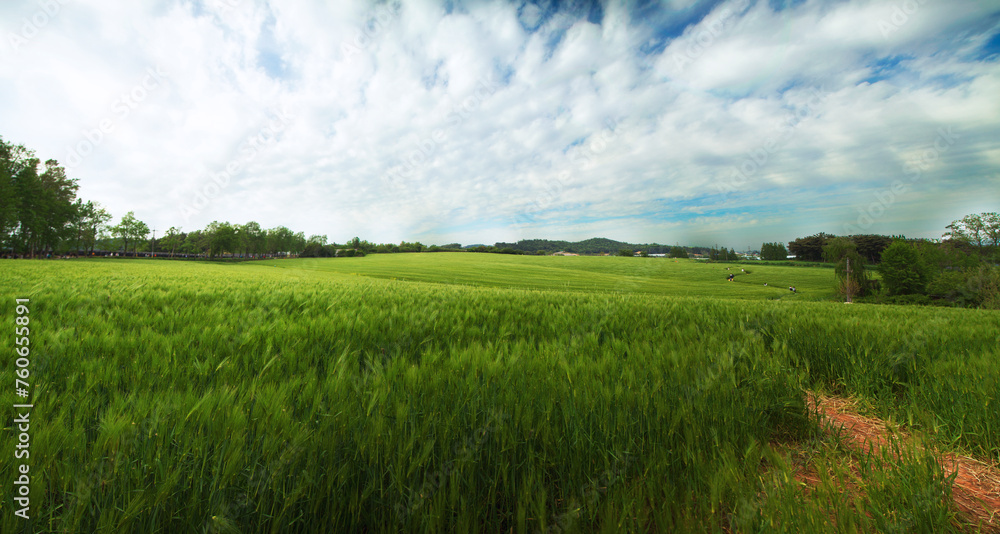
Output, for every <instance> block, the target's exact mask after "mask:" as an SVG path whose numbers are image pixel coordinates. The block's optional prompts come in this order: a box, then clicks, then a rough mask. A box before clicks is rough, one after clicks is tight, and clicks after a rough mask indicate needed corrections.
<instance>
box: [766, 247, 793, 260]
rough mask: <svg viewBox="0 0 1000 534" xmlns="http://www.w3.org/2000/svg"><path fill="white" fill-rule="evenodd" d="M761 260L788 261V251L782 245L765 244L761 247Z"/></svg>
mask: <svg viewBox="0 0 1000 534" xmlns="http://www.w3.org/2000/svg"><path fill="white" fill-rule="evenodd" d="M760 259H762V260H769V261H781V260H786V259H788V250H787V249H785V245H783V244H781V243H764V244H763V245H761V246H760Z"/></svg>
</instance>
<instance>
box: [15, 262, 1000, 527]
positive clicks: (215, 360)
mask: <svg viewBox="0 0 1000 534" xmlns="http://www.w3.org/2000/svg"><path fill="white" fill-rule="evenodd" d="M727 267H728V268H730V269H731V270H730V271H726V268H727ZM741 268H745V269H747V270H749V271H750V273H749V274H744V273H743V272H742V271H741V270H740V269H741ZM730 272H736V273H737V276H736V281H735V282H726V280H725V277H726V275H727V274H728V273H730ZM833 279H834V275H833V271H832V269H822V268H806V267H785V266H758V265H754V264H744V265H740V264H701V263H697V262H695V261H689V260H679V261H674V260H668V259H663V258H619V257H565V258H564V257H523V256H502V255H493V254H471V253H441V254H394V255H376V256H368V257H364V258H342V259H287V260H275V261H263V262H247V263H209V262H179V261H177V262H172V261H161V260H113V259H94V260H50V261H41V260H39V261H29V260H23V261H22V260H16V261H15V260H11V261H5V262H3V263H2V264H0V295H2V296H3V305H2V307H0V309H2V311H3V314H2V318H3V319H2V320H3V321H5V322H6V323H7V325H8V327H7V328H6V330H5V331H7V332H8V334H7V338H6V339H7V340H8V344H9V345H11V346H12V347H13V346H14V341H13V339H14V328H15V324H14V323H15V317H16V315H15V302H14V299H15V298H29V299H30V303H29V309H30V312H29V314H28V316H29V317H30V325H29V326H30V348H31V351H30V364H29V366H28V367H27V369H29V371H30V376H29V378H28V380H27V381H28V382H29V383H30V389H31V392H32V396H31V399H29V400H30V401H31V402H33V404H34V406H35V407H34V409H33V410H31V412H30V420H31V428H30V447H29V450H30V459H28V460H27V463H28V464H29V465H30V474H31V482H30V512H29V513H30V517H31V520H30V522H26V521H22V520H20V519H19V518H18V517H16V516H15V515H14V510H15V509H18V508H20V506H18V505H17V503H16V502H15V500H14V498H15V497H16V496H17V495H15V493H16V491H17V490H16V487H15V485H14V484H13V482H14V480H15V479H16V478H17V476H18V474H17V473H16V470H17V469H18V467H17V465H19V464H20V463H21V462H22V460H15V456H14V454H15V451H16V449H15V443H16V441H17V438H16V436H17V431H16V426H17V425H16V424H15V423H14V419H15V418H16V417H17V416H18V413H17V410H15V409H13V408H11V405H12V404H14V403H18V402H25V400H24V399H19V398H18V397H16V396H15V395H14V378H15V376H14V373H15V370H16V369H17V367H15V358H16V355H15V354H13V351H9V352H8V356H7V357H5V358H4V359H3V371H4V376H5V377H7V382H6V383H7V384H8V385H7V390H6V391H7V393H6V394H5V397H4V399H5V402H4V403H3V405H4V408H3V413H4V433H5V436H6V439H4V440H3V441H2V445H0V448H2V449H3V450H2V451H0V477H2V479H3V481H4V482H3V484H2V485H0V492H3V505H4V508H5V509H4V510H3V517H2V520H0V531H2V532H5V533H6V532H11V533H13V532H20V531H26V532H144V533H145V532H162V533H174V532H207V533H230V532H232V533H236V532H324V533H326V532H400V531H403V532H670V531H677V532H688V531H690V532H775V531H786V532H803V531H829V532H848V531H874V530H885V529H886V528H887V527H886V525H889V526H890V527H892V528H898V529H899V530H900V531H916V532H930V531H937V532H940V531H974V530H975V526H973V525H969V524H966V523H965V522H964V520H963V518H962V517H960V516H958V515H957V514H956V512H955V511H954V510H953V509H952V508H951V506H950V505H949V499H948V498H947V496H948V491H949V484H948V478H947V476H948V474H947V473H945V472H943V471H942V470H941V469H940V467H938V466H937V465H936V464H935V463H934V462H933V461H932V460H931V459H929V458H928V457H925V456H921V455H920V454H918V453H915V452H914V453H912V454H910V455H909V456H907V457H906V459H904V460H901V461H900V463H899V464H898V465H897V466H896V467H897V468H896V469H892V470H888V471H884V472H882V471H878V472H876V471H872V472H871V473H870V474H871V480H872V481H873V482H872V484H871V486H870V487H868V488H867V491H865V492H863V493H864V494H863V495H856V496H853V497H851V496H844V495H841V493H840V492H839V490H836V489H835V488H832V489H831V488H826V489H824V488H822V487H821V488H819V489H817V490H816V491H815V492H812V493H809V494H806V493H803V492H801V491H798V490H796V488H795V487H794V484H793V483H792V480H791V469H792V468H791V466H790V461H789V458H788V457H786V456H784V455H783V453H782V452H781V451H782V450H783V449H782V447H781V445H783V444H795V443H818V442H819V441H821V440H824V439H827V438H824V437H822V434H821V433H820V432H819V431H818V423H817V421H816V420H815V419H814V418H813V417H812V416H810V415H809V411H808V410H807V406H806V403H805V399H804V394H803V392H804V391H805V390H806V389H819V390H822V391H826V392H830V393H836V394H840V395H852V396H857V397H859V398H862V399H864V400H865V402H866V403H867V406H869V407H870V409H871V410H872V411H873V412H874V413H876V414H878V415H880V416H882V417H886V418H890V419H892V420H894V421H898V422H900V423H904V424H906V425H908V426H910V427H912V428H914V429H918V430H920V431H921V432H923V433H925V434H926V435H927V436H929V439H931V440H933V441H934V442H935V443H939V444H944V445H947V446H948V447H950V448H951V449H952V450H958V451H962V452H965V453H968V454H972V455H975V456H977V457H979V458H983V459H987V460H992V461H997V460H1000V312H995V311H981V310H966V309H943V308H916V307H897V306H873V305H860V304H856V305H851V306H848V305H844V304H843V303H839V302H835V301H834V299H833ZM765 282H767V284H768V285H767V286H765V285H764V283H765ZM791 285H794V286H796V288H797V289H798V291H797V292H796V293H794V294H793V293H791V292H790V291H789V290H788V286H791ZM824 446H829V447H835V446H836V444H835V443H834V444H826V445H824ZM825 450H830V449H825ZM861 460H862V462H861V463H862V465H863V466H865V465H869V464H870V462H869V460H870V459H861ZM866 462H867V463H866ZM886 518H888V519H886ZM885 521H889V522H890V523H885Z"/></svg>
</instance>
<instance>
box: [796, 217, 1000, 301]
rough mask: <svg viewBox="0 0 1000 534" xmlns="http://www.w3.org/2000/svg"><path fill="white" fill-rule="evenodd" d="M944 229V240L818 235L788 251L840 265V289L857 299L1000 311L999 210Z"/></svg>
mask: <svg viewBox="0 0 1000 534" xmlns="http://www.w3.org/2000/svg"><path fill="white" fill-rule="evenodd" d="M945 228H946V230H947V231H946V232H945V233H944V234H943V235H942V239H940V240H931V239H907V238H906V237H905V236H902V235H899V236H880V235H856V236H835V235H830V234H825V233H819V234H815V235H812V236H808V237H803V238H798V239H796V240H794V241H792V242H790V243H789V244H788V245H789V246H788V249H789V251H790V252H792V253H793V254H795V255H796V260H802V261H824V262H829V263H833V264H835V267H834V269H835V273H836V276H837V289H838V291H839V292H840V293H841V294H843V295H844V296H845V297H850V298H852V300H853V299H855V298H857V299H859V300H858V301H860V302H881V303H890V304H893V303H894V304H911V303H915V304H938V305H949V306H962V307H983V308H991V309H1000V265H998V264H1000V214H998V213H995V212H990V213H978V214H970V215H966V216H965V217H963V218H961V219H959V220H956V221H952V223H951V224H949V225H947V226H946V227H945ZM873 270H874V271H875V272H878V274H879V277H878V278H875V277H874V276H872V274H871V273H872V271H873Z"/></svg>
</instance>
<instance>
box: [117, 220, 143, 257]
mask: <svg viewBox="0 0 1000 534" xmlns="http://www.w3.org/2000/svg"><path fill="white" fill-rule="evenodd" d="M138 224H139V220H138V219H136V218H135V212H134V211H130V212H128V213H126V214H125V215H124V216H123V217H122V220H121V221H120V222H119V223H118V224H117V225H115V226H113V227H112V228H111V233H112V234H113V235H114V236H115V237H117V238H118V239H119V241H120V242H121V249H122V251H123V252H126V253H127V252H128V246H129V244H130V243H132V241H133V240H134V236H135V235H136V234H137V233H138Z"/></svg>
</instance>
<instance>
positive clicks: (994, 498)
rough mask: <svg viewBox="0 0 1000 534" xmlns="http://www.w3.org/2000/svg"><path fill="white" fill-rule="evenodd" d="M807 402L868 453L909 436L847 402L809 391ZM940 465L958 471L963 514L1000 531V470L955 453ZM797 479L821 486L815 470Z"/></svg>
mask: <svg viewBox="0 0 1000 534" xmlns="http://www.w3.org/2000/svg"><path fill="white" fill-rule="evenodd" d="M806 402H807V403H808V406H809V407H810V409H813V408H815V409H816V410H817V412H818V414H819V415H820V418H821V419H823V420H826V421H827V422H828V423H829V426H830V427H831V430H840V432H841V434H842V436H843V438H844V439H845V440H846V442H847V443H849V444H851V445H853V446H854V447H857V449H858V450H860V451H862V452H864V453H867V452H876V453H877V452H880V451H881V450H882V449H883V448H884V447H886V446H887V445H889V443H890V441H891V440H894V439H904V438H906V435H905V433H903V432H900V431H898V430H897V431H893V430H891V429H889V427H888V426H886V424H885V422H884V421H882V420H879V419H876V418H872V417H865V416H863V415H860V414H858V413H857V412H856V411H855V403H853V402H851V401H849V400H847V399H842V398H837V397H826V396H822V395H815V394H813V393H812V392H807V393H806ZM938 463H939V465H941V467H942V468H943V469H944V470H945V473H947V474H949V475H950V474H952V473H955V472H956V471H957V472H958V474H957V475H956V476H955V482H954V484H953V486H952V498H953V499H954V501H955V505H956V507H957V508H958V509H959V510H960V511H961V512H962V513H963V515H965V517H966V518H967V519H969V520H971V521H972V523H974V524H977V525H978V526H979V528H980V529H982V532H1000V469H998V468H997V466H995V465H989V464H986V463H984V462H981V461H979V460H977V459H975V458H972V457H969V456H962V455H958V454H953V453H945V454H939V455H938ZM796 478H797V479H799V480H800V481H802V482H804V483H806V484H809V485H812V486H814V485H816V484H818V483H819V478H818V477H817V476H816V473H815V470H812V469H807V470H803V471H801V472H800V473H798V474H797V475H796Z"/></svg>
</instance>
